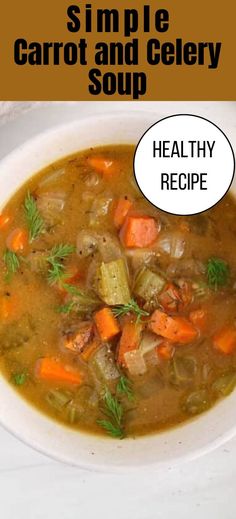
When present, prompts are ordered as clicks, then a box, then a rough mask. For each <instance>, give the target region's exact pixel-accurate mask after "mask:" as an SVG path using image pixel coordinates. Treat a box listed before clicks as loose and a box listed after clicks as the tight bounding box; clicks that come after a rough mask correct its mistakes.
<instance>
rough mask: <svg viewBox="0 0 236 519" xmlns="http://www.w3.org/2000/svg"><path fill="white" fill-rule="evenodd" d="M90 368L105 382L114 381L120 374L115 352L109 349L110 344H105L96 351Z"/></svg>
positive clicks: (99, 379) (97, 377)
mask: <svg viewBox="0 0 236 519" xmlns="http://www.w3.org/2000/svg"><path fill="white" fill-rule="evenodd" d="M90 368H91V370H92V372H93V374H94V375H95V377H96V379H97V380H98V381H100V382H103V383H104V382H106V383H108V382H111V381H114V380H116V379H118V378H119V376H120V373H119V371H118V369H117V367H116V363H115V360H114V357H113V354H112V353H111V352H110V351H109V348H108V346H103V347H102V348H99V349H98V350H97V351H96V353H95V354H94V355H93V357H92V361H91V362H90Z"/></svg>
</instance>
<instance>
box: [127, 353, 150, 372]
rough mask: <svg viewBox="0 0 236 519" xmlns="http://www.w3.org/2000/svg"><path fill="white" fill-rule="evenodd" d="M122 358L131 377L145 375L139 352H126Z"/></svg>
mask: <svg viewBox="0 0 236 519" xmlns="http://www.w3.org/2000/svg"><path fill="white" fill-rule="evenodd" d="M124 358H125V363H126V366H127V368H128V370H129V372H130V374H131V375H143V374H144V373H146V371H147V367H146V362H145V360H144V358H143V355H142V353H141V351H140V350H133V351H127V352H126V353H125V355H124Z"/></svg>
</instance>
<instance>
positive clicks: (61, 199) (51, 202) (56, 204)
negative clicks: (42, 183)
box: [37, 192, 66, 225]
mask: <svg viewBox="0 0 236 519" xmlns="http://www.w3.org/2000/svg"><path fill="white" fill-rule="evenodd" d="M65 202H66V194H65V193H62V192H54V193H53V192H50V193H49V192H48V193H43V194H41V195H39V197H38V199H37V207H38V210H39V212H40V213H41V215H42V217H43V219H44V220H45V221H46V223H47V224H48V225H55V224H56V223H58V222H60V216H58V213H61V212H62V211H63V209H64V207H65Z"/></svg>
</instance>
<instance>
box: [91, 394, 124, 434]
mask: <svg viewBox="0 0 236 519" xmlns="http://www.w3.org/2000/svg"><path fill="white" fill-rule="evenodd" d="M103 413H104V414H105V415H106V416H107V418H108V419H107V420H106V419H102V420H97V424H98V425H100V426H101V427H103V429H104V430H105V431H106V432H107V433H108V434H110V436H112V437H113V438H120V439H122V438H124V427H123V415H124V410H123V407H122V405H121V404H120V402H119V401H118V399H117V398H116V397H115V396H113V395H112V394H111V392H110V391H109V389H107V388H106V390H105V393H104V396H103Z"/></svg>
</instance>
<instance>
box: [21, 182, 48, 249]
mask: <svg viewBox="0 0 236 519" xmlns="http://www.w3.org/2000/svg"><path fill="white" fill-rule="evenodd" d="M24 209H25V216H26V220H27V224H28V228H29V241H30V243H32V241H34V240H36V238H38V237H39V236H40V234H42V233H43V232H45V223H44V220H43V218H42V216H41V214H40V212H39V210H38V208H37V204H36V202H35V199H34V197H33V196H32V195H31V194H30V192H28V193H27V195H26V198H25V202H24Z"/></svg>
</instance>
